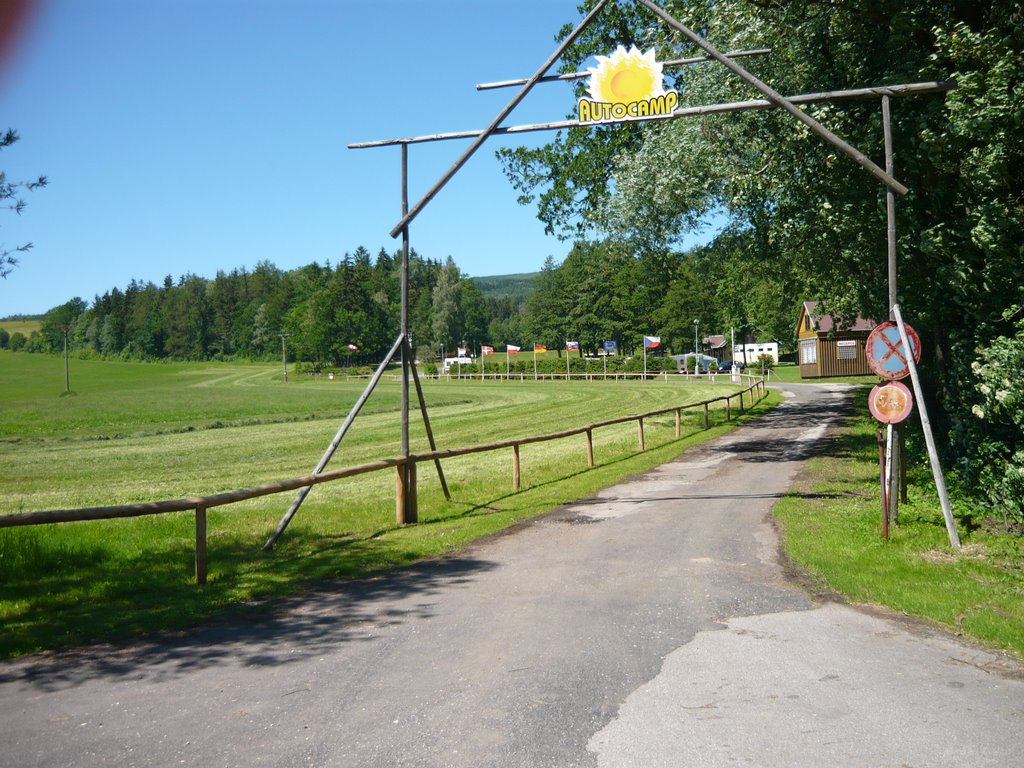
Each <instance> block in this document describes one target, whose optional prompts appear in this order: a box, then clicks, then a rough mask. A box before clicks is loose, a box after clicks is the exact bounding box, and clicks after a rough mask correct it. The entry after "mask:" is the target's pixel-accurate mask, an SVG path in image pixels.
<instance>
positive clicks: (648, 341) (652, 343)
mask: <svg viewBox="0 0 1024 768" xmlns="http://www.w3.org/2000/svg"><path fill="white" fill-rule="evenodd" d="M660 346H661V336H644V349H654V348H655V347H660Z"/></svg>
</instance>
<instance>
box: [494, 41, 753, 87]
mask: <svg viewBox="0 0 1024 768" xmlns="http://www.w3.org/2000/svg"><path fill="white" fill-rule="evenodd" d="M771 52H772V49H771V48H752V49H750V50H743V51H729V52H728V53H726V54H725V55H726V56H728V57H729V58H733V59H734V58H738V57H740V56H761V55H763V54H766V53H771ZM706 61H711V57H710V56H691V57H689V58H686V59H669V60H668V61H662V62H660V64H661V66H663V67H674V66H681V65H684V64H702V63H704V62H706ZM585 77H590V70H587V71H586V72H570V73H568V74H565V75H548V76H547V77H541V78H539V79H538V80H537V82H538V83H555V82H560V81H566V80H582V79H583V78H585ZM516 85H526V79H525V78H519V79H516V80H501V81H499V82H494V83H477V86H476V89H477V90H478V91H489V90H492V89H494V88H511V87H513V86H516Z"/></svg>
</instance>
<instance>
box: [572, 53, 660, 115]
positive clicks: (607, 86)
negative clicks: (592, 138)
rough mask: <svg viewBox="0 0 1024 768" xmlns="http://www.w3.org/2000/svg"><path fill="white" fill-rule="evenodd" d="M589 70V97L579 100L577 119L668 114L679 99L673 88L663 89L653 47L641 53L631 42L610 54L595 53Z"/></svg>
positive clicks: (658, 64)
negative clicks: (593, 63)
mask: <svg viewBox="0 0 1024 768" xmlns="http://www.w3.org/2000/svg"><path fill="white" fill-rule="evenodd" d="M587 72H589V73H590V87H589V89H588V92H589V94H590V98H589V99H588V98H582V99H580V101H579V119H580V122H581V123H605V122H615V121H619V120H630V119H644V118H651V117H669V116H671V114H672V112H673V110H675V108H676V105H677V104H678V103H679V95H678V94H677V93H676V92H675V91H666V90H665V86H664V83H663V75H662V65H661V64H660V63H658V62H657V61H656V60H655V58H654V49H653V48H652V49H651V50H649V51H647V53H641V52H640V50H639V49H637V47H636V46H635V45H634V46H632V47H630V49H629V50H628V51H627V50H626V49H625V48H624V47H623V46H621V45H620V46H619V47H618V48H616V49H615V52H614V53H612V55H611V56H598V57H597V66H596V67H591V68H589V69H588V70H587Z"/></svg>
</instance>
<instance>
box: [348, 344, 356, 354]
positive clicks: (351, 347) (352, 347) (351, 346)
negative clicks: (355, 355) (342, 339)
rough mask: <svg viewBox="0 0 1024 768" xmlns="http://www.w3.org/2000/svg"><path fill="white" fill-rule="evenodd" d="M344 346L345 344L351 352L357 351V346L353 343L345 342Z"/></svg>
mask: <svg viewBox="0 0 1024 768" xmlns="http://www.w3.org/2000/svg"><path fill="white" fill-rule="evenodd" d="M345 346H347V347H348V348H349V349H351V350H352V351H353V352H358V351H359V347H357V346H356V345H355V344H346V345H345Z"/></svg>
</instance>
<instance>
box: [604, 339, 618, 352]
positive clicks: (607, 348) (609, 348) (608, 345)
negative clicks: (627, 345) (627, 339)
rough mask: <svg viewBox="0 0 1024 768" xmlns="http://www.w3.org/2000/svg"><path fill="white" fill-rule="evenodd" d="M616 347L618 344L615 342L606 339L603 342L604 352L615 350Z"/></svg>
mask: <svg viewBox="0 0 1024 768" xmlns="http://www.w3.org/2000/svg"><path fill="white" fill-rule="evenodd" d="M618 348H619V345H618V343H617V342H614V341H606V342H605V343H604V351H605V352H615V351H616V350H617V349H618Z"/></svg>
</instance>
